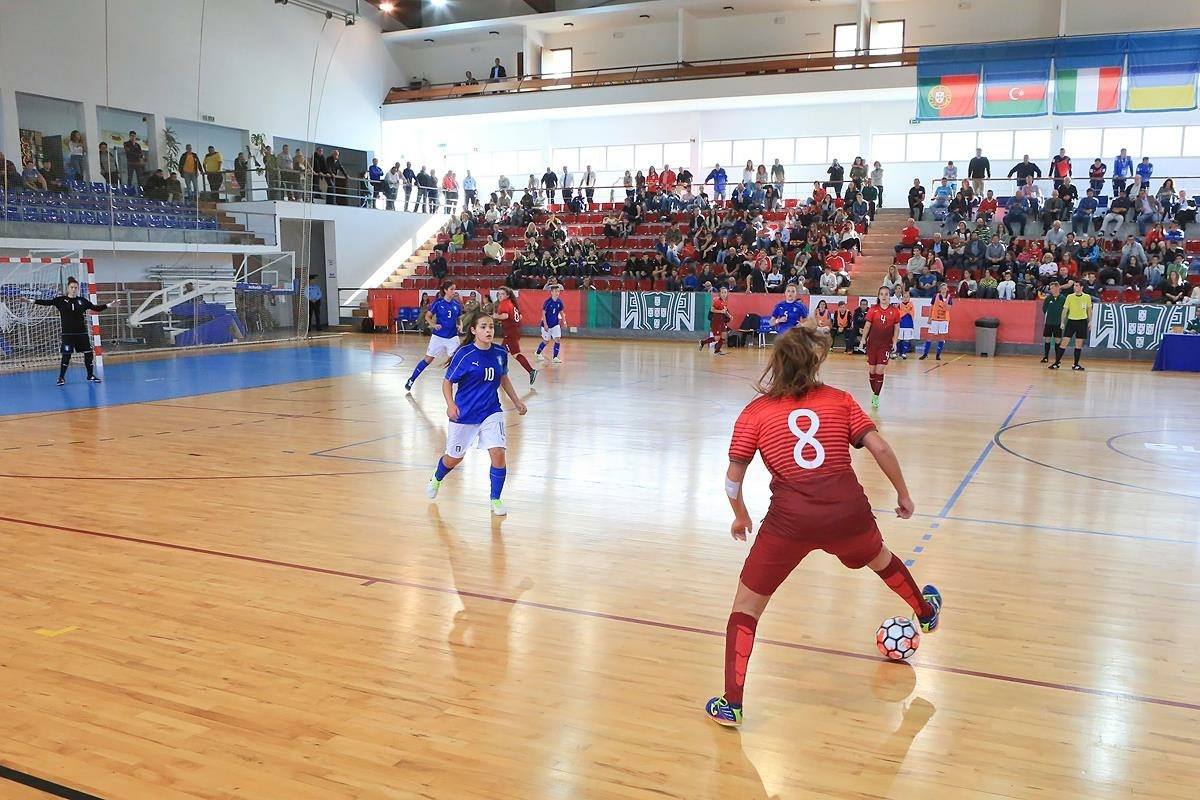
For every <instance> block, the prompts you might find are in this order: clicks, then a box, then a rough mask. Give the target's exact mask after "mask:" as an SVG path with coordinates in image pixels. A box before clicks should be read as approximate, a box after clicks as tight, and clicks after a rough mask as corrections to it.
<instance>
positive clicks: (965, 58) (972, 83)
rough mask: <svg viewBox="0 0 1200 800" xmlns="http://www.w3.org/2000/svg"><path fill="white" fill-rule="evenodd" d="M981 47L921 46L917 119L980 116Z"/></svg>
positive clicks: (918, 63) (918, 69)
mask: <svg viewBox="0 0 1200 800" xmlns="http://www.w3.org/2000/svg"><path fill="white" fill-rule="evenodd" d="M981 54H982V48H979V47H922V48H921V50H920V53H919V55H918V57H917V119H966V118H969V117H977V116H979V65H980V56H981Z"/></svg>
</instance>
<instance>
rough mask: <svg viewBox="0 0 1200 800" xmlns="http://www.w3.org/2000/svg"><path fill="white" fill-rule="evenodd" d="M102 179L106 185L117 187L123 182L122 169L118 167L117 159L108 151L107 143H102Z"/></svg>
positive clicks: (100, 165)
mask: <svg viewBox="0 0 1200 800" xmlns="http://www.w3.org/2000/svg"><path fill="white" fill-rule="evenodd" d="M99 150H100V159H99V160H100V164H99V168H100V177H101V178H103V179H104V182H105V183H108V184H111V185H113V186H116V185H117V184H119V183H120V182H121V169H120V167H118V166H117V157H116V155H115V154H113V152H112V151H111V150H109V149H108V143H107V142H101V143H100V148H99Z"/></svg>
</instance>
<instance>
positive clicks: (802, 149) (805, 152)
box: [796, 136, 829, 164]
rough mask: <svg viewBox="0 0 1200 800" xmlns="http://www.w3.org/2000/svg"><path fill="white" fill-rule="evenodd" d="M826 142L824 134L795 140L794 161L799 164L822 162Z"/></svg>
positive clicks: (825, 152) (824, 159) (824, 155)
mask: <svg viewBox="0 0 1200 800" xmlns="http://www.w3.org/2000/svg"><path fill="white" fill-rule="evenodd" d="M827 145H828V143H827V142H826V140H825V137H824V136H811V137H808V138H802V139H797V140H796V161H797V162H799V163H801V164H824V163H825V161H826V158H825V157H826V156H827V155H829V153H828V152H827Z"/></svg>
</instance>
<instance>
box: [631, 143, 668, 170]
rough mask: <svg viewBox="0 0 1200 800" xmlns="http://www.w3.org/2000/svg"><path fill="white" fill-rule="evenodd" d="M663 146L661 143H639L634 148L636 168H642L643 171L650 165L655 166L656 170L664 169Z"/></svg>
mask: <svg viewBox="0 0 1200 800" xmlns="http://www.w3.org/2000/svg"><path fill="white" fill-rule="evenodd" d="M662 155H663V148H662V145H661V144H639V145H637V146H635V147H634V148H633V163H634V165H635V166H634V169H640V170H642V171H643V172H645V171H646V170H648V169H649V168H650V167H654V169H655V170H656V171H658V170H661V169H662V165H663V157H662Z"/></svg>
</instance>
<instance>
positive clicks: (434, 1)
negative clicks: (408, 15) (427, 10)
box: [430, 0, 446, 8]
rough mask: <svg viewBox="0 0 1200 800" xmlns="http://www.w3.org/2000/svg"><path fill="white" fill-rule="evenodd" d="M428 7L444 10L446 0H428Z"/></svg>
mask: <svg viewBox="0 0 1200 800" xmlns="http://www.w3.org/2000/svg"><path fill="white" fill-rule="evenodd" d="M430 5H432V6H433V7H434V8H444V7H445V5H446V0H430Z"/></svg>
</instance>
